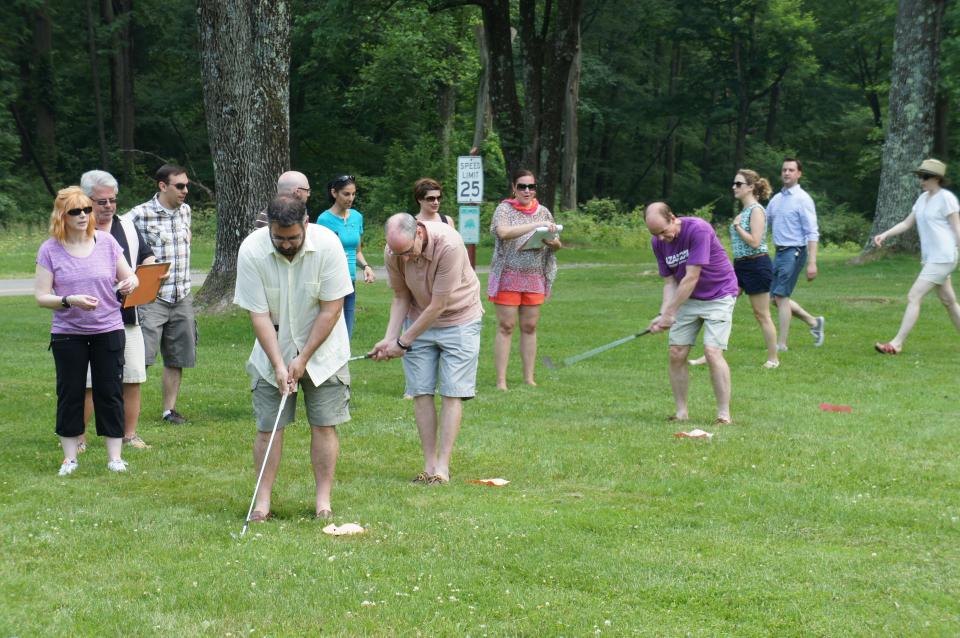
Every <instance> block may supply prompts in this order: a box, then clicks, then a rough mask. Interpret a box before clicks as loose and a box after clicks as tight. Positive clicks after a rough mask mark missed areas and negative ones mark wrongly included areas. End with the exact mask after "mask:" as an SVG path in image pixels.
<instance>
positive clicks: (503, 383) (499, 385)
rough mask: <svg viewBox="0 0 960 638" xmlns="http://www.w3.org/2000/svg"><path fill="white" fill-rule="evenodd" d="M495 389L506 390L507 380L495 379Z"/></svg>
mask: <svg viewBox="0 0 960 638" xmlns="http://www.w3.org/2000/svg"><path fill="white" fill-rule="evenodd" d="M497 390H500V391H501V392H506V391H507V382H506V381H497Z"/></svg>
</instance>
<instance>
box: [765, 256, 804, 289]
mask: <svg viewBox="0 0 960 638" xmlns="http://www.w3.org/2000/svg"><path fill="white" fill-rule="evenodd" d="M806 265H807V247H806V246H783V247H781V246H778V247H777V256H776V259H775V260H774V262H773V286H771V287H770V296H771V297H789V296H790V295H792V294H793V289H794V288H796V287H797V279H799V278H800V273H801V272H802V271H803V268H804V266H806Z"/></svg>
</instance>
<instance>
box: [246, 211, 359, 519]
mask: <svg viewBox="0 0 960 638" xmlns="http://www.w3.org/2000/svg"><path fill="white" fill-rule="evenodd" d="M267 221H268V226H266V227H264V228H260V229H257V230H255V231H253V232H252V233H251V234H250V235H249V236H247V238H246V239H245V240H243V243H242V244H241V245H240V253H239V255H238V258H237V285H236V292H235V294H234V298H233V302H234V303H235V304H237V305H238V306H240V307H241V308H244V309H246V310H247V311H249V313H250V322H251V323H252V324H253V331H254V333H255V334H256V337H257V342H256V344H255V345H254V347H253V352H252V353H251V354H250V358H249V359H248V360H247V372H249V373H250V377H251V387H252V391H253V411H254V415H255V417H256V421H257V436H256V439H255V441H254V446H253V456H254V465H255V466H256V467H255V468H254V470H255V472H256V473H259V472H260V467H261V466H262V465H263V463H264V457H265V456H266V451H267V445H268V443H269V440H270V433H271V431H272V429H273V424H274V422H275V420H276V416H277V413H278V411H279V409H280V401H281V396H282V393H296V392H297V389H298V387H299V389H300V390H302V393H303V396H304V404H305V405H306V410H307V420H308V421H309V423H310V426H311V428H310V429H311V435H312V439H311V446H310V459H311V461H312V463H313V472H314V478H315V480H316V503H315V508H316V509H315V512H316V516H317V518H318V519H329V518H332V517H333V510H332V507H331V505H330V492H331V489H332V487H333V475H334V470H335V469H336V465H337V456H338V454H339V452H340V441H339V438H338V437H337V429H336V426H337V425H338V424H340V423H345V422H347V421H349V420H350V371H349V369H348V368H347V360H348V359H349V358H350V341H349V339H348V338H347V327H346V324H345V323H344V321H343V318H342V316H341V314H342V313H341V311H342V308H343V298H344V297H345V296H347V295H348V294H350V293H351V292H352V291H353V286H352V284H351V282H350V273H349V271H348V270H347V259H346V257H345V256H344V253H343V249H342V248H341V246H340V240H339V239H337V236H336V235H334V234H333V233H332V232H330V231H329V230H327V229H326V228H323V227H321V226H317V225H316V224H310V223H308V220H307V217H306V210H305V209H304V204H303V202H302V201H301V200H300V199H297V198H294V197H290V196H279V197H277V198H275V199H274V200H273V201H272V202H270V205H269V206H268V207H267ZM291 399H292V400H288V401H287V403H286V405H285V406H284V411H283V414H282V415H281V416H280V420H279V425H278V426H277V428H278V429H277V434H276V439H275V440H274V443H273V448H272V449H271V450H270V458H268V459H266V468H265V469H264V471H263V480H262V481H261V483H260V490H259V491H258V492H257V495H256V499H255V503H254V508H253V512H252V514H251V516H250V521H251V522H255V521H264V520H266V519H268V518H270V516H271V512H270V496H271V492H272V489H273V482H274V480H275V479H276V477H277V469H278V468H279V466H280V456H281V451H282V449H283V430H282V429H281V428H283V427H284V426H286V425H287V424H289V423H290V422H292V421H293V419H294V416H295V409H296V396H295V394H294V396H293V397H291Z"/></svg>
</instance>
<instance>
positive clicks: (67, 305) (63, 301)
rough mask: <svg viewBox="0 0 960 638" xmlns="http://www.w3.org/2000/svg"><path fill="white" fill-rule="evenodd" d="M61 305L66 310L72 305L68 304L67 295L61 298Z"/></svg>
mask: <svg viewBox="0 0 960 638" xmlns="http://www.w3.org/2000/svg"><path fill="white" fill-rule="evenodd" d="M60 305H61V306H63V307H64V308H69V307H70V304H69V303H67V295H64V296H62V297H60Z"/></svg>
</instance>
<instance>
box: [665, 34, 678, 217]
mask: <svg viewBox="0 0 960 638" xmlns="http://www.w3.org/2000/svg"><path fill="white" fill-rule="evenodd" d="M680 54H681V51H680V43H679V42H674V43H673V47H672V50H671V52H670V77H669V78H668V79H667V96H668V97H670V98H672V97H673V95H674V93H676V88H677V78H678V77H679V76H680ZM679 121H680V117H679V116H677V115H674V116H672V117H670V118H669V120H668V123H669V127H670V129H671V130H673V129H675V128H676V127H677V123H678V122H679ZM676 172H677V138H676V136H675V135H670V137H669V138H668V139H667V141H666V147H665V148H664V155H663V182H662V184H661V186H662V188H661V190H662V195H661V196H662V198H663V199H664V200H667V199H669V198H670V196H671V195H672V194H673V176H674V173H676Z"/></svg>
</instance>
